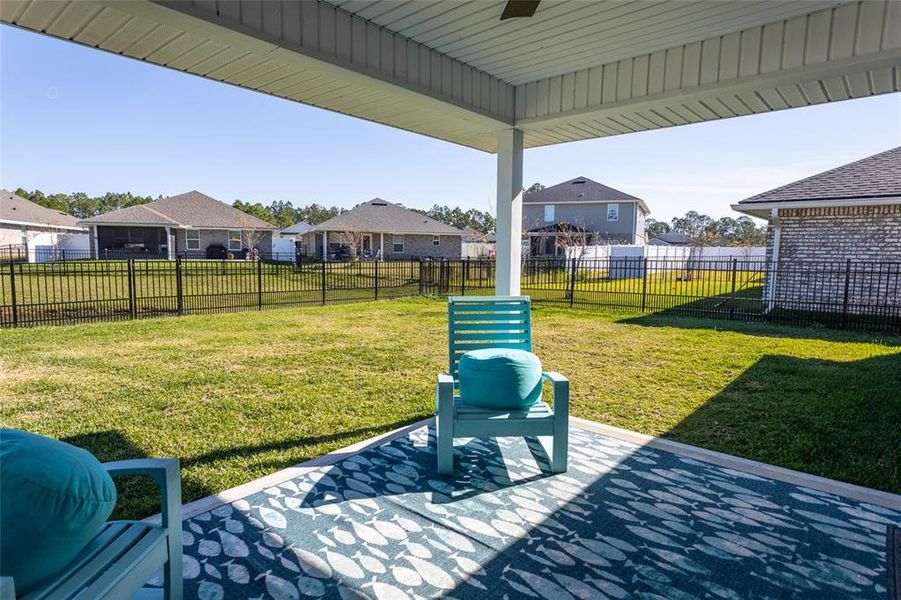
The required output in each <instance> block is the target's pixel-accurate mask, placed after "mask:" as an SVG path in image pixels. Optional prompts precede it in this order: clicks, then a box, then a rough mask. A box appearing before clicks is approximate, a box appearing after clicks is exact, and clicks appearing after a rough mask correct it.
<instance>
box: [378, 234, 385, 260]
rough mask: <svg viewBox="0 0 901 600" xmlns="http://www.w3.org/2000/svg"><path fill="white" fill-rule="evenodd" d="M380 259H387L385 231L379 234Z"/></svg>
mask: <svg viewBox="0 0 901 600" xmlns="http://www.w3.org/2000/svg"><path fill="white" fill-rule="evenodd" d="M379 260H385V232H384V231H383V232H382V233H380V234H379Z"/></svg>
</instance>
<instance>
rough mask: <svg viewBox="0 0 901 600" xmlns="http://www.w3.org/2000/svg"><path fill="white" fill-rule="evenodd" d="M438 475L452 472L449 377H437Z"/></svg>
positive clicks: (451, 413) (452, 416)
mask: <svg viewBox="0 0 901 600" xmlns="http://www.w3.org/2000/svg"><path fill="white" fill-rule="evenodd" d="M436 402H437V404H438V407H437V408H438V411H437V412H438V417H437V419H436V420H435V424H436V427H437V434H438V474H439V475H450V474H452V473H453V472H454V380H453V378H452V377H451V376H450V375H438V390H437V399H436Z"/></svg>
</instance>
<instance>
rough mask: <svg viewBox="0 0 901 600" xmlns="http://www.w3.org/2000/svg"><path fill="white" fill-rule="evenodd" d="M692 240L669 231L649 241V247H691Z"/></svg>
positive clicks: (682, 234) (681, 234)
mask: <svg viewBox="0 0 901 600" xmlns="http://www.w3.org/2000/svg"><path fill="white" fill-rule="evenodd" d="M691 244H692V239H691V238H690V237H688V236H687V235H685V234H684V233H677V232H675V231H669V232H667V233H661V234H660V235H658V236H656V237H653V238H651V239H650V240H648V245H649V246H691Z"/></svg>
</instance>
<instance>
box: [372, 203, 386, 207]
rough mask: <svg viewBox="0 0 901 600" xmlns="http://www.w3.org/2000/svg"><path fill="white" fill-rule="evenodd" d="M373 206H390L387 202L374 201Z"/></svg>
mask: <svg viewBox="0 0 901 600" xmlns="http://www.w3.org/2000/svg"><path fill="white" fill-rule="evenodd" d="M372 205H373V206H388V203H387V202H373V203H372Z"/></svg>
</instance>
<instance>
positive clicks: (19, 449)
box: [0, 429, 116, 594]
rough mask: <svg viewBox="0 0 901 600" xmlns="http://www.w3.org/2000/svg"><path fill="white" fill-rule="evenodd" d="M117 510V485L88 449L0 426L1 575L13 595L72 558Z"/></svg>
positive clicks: (53, 572)
mask: <svg viewBox="0 0 901 600" xmlns="http://www.w3.org/2000/svg"><path fill="white" fill-rule="evenodd" d="M115 505H116V486H115V485H113V480H112V478H111V477H110V476H109V474H108V473H107V472H106V469H104V468H103V465H101V464H100V462H99V461H98V460H97V459H96V458H94V457H93V456H92V455H91V453H90V452H87V451H86V450H82V449H81V448H76V447H75V446H72V445H70V444H66V443H64V442H60V441H58V440H54V439H51V438H48V437H43V436H40V435H35V434H33V433H28V432H25V431H17V430H15V429H0V531H2V532H3V533H2V535H0V574H2V575H3V576H4V577H12V578H13V580H14V582H15V585H16V593H17V594H23V593H27V592H29V591H31V590H33V589H35V588H36V587H38V586H39V585H40V584H41V583H42V582H44V581H46V580H48V579H50V578H52V576H53V575H54V574H56V573H57V572H59V571H60V570H61V569H62V568H63V567H64V566H66V564H67V563H68V562H69V561H71V560H72V559H73V558H75V557H76V555H78V552H79V551H80V550H81V549H82V548H84V547H85V545H86V544H87V543H88V542H89V541H91V539H92V538H93V537H94V536H95V535H97V533H98V532H99V531H100V528H101V527H103V524H104V522H105V521H106V519H107V518H108V517H109V515H110V513H111V512H112V511H113V507H114V506H115Z"/></svg>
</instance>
